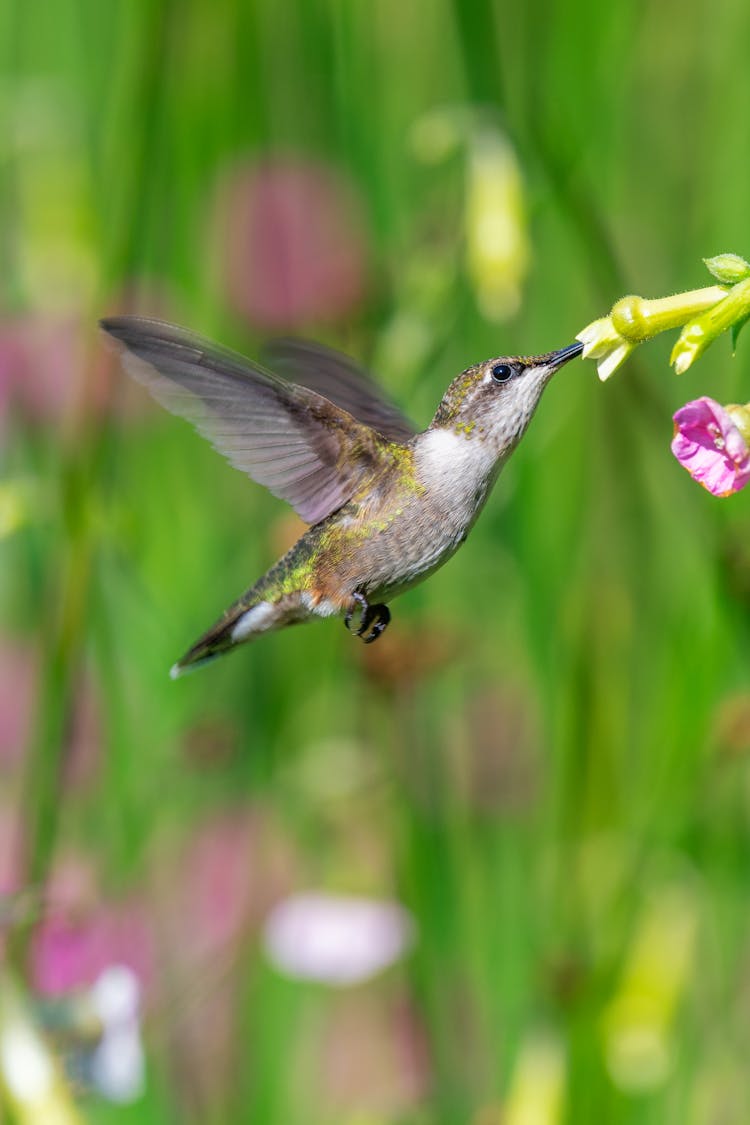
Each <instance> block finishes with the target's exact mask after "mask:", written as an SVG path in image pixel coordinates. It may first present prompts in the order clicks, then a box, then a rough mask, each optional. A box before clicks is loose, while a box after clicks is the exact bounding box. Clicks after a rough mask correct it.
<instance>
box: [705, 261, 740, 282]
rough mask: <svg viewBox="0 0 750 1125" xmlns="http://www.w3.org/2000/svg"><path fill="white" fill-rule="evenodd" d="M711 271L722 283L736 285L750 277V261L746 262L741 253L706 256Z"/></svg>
mask: <svg viewBox="0 0 750 1125" xmlns="http://www.w3.org/2000/svg"><path fill="white" fill-rule="evenodd" d="M703 261H704V262H705V263H706V266H707V267H708V270H709V272H710V273H712V274H713V275H714V277H715V278H716V280H717V281H720V282H721V283H722V285H736V284H737V282H738V281H744V280H745V278H746V277H750V262H746V261H745V259H744V258H741V257H740V256H739V254H717V255H716V257H714V258H704V259H703Z"/></svg>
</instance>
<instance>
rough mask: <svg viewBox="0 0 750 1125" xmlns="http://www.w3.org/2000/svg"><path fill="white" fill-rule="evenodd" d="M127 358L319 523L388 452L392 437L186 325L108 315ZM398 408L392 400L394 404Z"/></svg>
mask: <svg viewBox="0 0 750 1125" xmlns="http://www.w3.org/2000/svg"><path fill="white" fill-rule="evenodd" d="M101 326H102V328H104V330H105V331H106V332H108V333H109V334H110V335H111V336H113V337H114V338H115V339H116V340H118V341H119V342H120V343H121V344H123V345H124V348H125V354H124V364H125V367H126V368H127V370H128V371H129V372H130V374H132V375H133V376H134V378H136V379H137V380H138V381H139V382H141V383H143V384H144V385H145V386H146V387H147V388H148V390H149V391H150V392H151V394H152V395H153V396H154V398H155V399H156V400H157V401H158V402H160V403H161V404H162V406H165V407H166V408H167V409H168V410H171V411H172V412H173V413H174V414H178V415H180V416H181V417H183V418H187V419H188V421H190V422H192V423H193V425H194V426H195V427H196V428H197V429H198V431H199V432H200V433H201V434H203V436H204V437H206V438H208V440H209V441H210V442H211V443H212V444H213V445H214V446H215V447H216V448H217V449H218V450H219V451H220V452H221V453H223V454H224V456H225V457H227V459H228V460H229V461H230V462H231V464H232V465H234V466H235V467H236V468H238V469H241V470H242V471H243V472H245V473H247V474H248V475H249V476H251V477H252V478H253V480H256V481H258V483H259V484H263V485H265V486H266V487H267V488H268V489H269V490H270V491H271V492H273V493H274V495H276V496H278V497H280V498H281V499H283V500H286V501H287V502H288V503H289V504H291V505H292V507H293V508H295V510H296V511H297V512H298V513H299V515H300V516H301V517H302V519H303V520H305V521H306V522H307V523H318V522H319V521H320V520H322V519H324V518H325V517H326V516H327V515H330V513H331V512H333V511H335V510H336V509H337V508H340V507H341V506H342V505H343V504H345V503H346V502H347V500H349V499H351V497H352V495H353V494H354V492H355V491H356V490H357V489H358V488H359V487H361V485H362V483H363V481H364V479H365V477H366V476H367V474H371V475H373V476H374V475H376V474H377V473H378V472H379V471H382V469H383V468H384V467H385V465H386V464H387V463H389V462H390V458H389V456H388V446H389V445H390V444H392V443H391V442H389V441H388V440H386V439H384V438H383V437H382V436H381V433H382V431H380V432H376V431H375V430H373V429H372V428H371V427H370V426H369V425H367V424H366V423H365V422H364V421H363V420H362V419H361V418H355V417H353V416H352V414H350V413H349V412H348V411H347V410H346V409H345V408H344V407H343V406H342V405H341V404H334V403H333V402H332V401H329V399H328V398H326V397H324V396H323V395H322V394H320V393H319V392H317V391H316V390H315V389H312V388H310V387H309V386H299V385H297V384H296V383H293V382H288V381H287V380H286V379H282V378H280V377H279V376H278V375H275V374H274V373H272V372H271V371H268V370H266V369H265V368H264V367H261V366H260V365H259V364H255V363H253V362H252V361H251V360H247V359H244V358H243V357H242V356H240V355H238V354H237V353H235V352H232V351H229V350H228V349H225V348H220V347H217V346H216V345H214V344H212V343H209V341H208V340H204V339H203V338H201V337H200V336H196V335H194V334H193V333H191V332H188V331H186V330H185V329H183V328H178V327H176V326H174V325H171V324H165V323H163V322H162V321H158V320H148V319H145V318H142V317H112V318H109V319H107V320H103V321H102V322H101ZM394 409H395V408H394Z"/></svg>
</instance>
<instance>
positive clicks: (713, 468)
mask: <svg viewBox="0 0 750 1125" xmlns="http://www.w3.org/2000/svg"><path fill="white" fill-rule="evenodd" d="M738 409H742V408H736V407H724V406H721V405H720V404H719V403H718V402H715V401H714V400H713V399H712V398H708V397H706V396H705V395H704V396H703V397H702V398H698V399H696V400H695V401H694V402H688V403H687V404H686V405H685V406H683V407H681V408H680V409H679V410H678V411H677V413H676V414H675V415H674V424H675V428H674V438H673V439H672V452H673V453H674V455H675V457H676V458H677V460H678V461H679V462H680V464H681V465H683V466H684V467H685V468H686V469H687V471H688V472H689V473H690V475H691V477H692V478H693V479H694V480H697V481H698V484H702V485H703V487H704V488H706V489H708V491H709V492H710V493H712V494H713V495H714V496H730V495H731V494H732V493H733V492H739V490H740V489H741V488H744V487H745V485H746V484H747V482H748V481H749V480H750V445H748V442H747V440H746V438H745V437H744V435H743V433H742V432H741V430H740V429H739V427H738V426H737V424H736V421H737V419H736V418H735V417H733V413H734V412H735V411H737V410H738Z"/></svg>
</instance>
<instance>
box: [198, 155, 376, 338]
mask: <svg viewBox="0 0 750 1125" xmlns="http://www.w3.org/2000/svg"><path fill="white" fill-rule="evenodd" d="M217 220H218V223H219V224H220V227H219V230H220V233H219V242H220V245H221V247H222V258H223V261H222V267H223V272H224V281H225V286H226V290H227V295H228V297H229V301H230V303H231V304H232V306H233V307H234V308H235V309H236V311H237V312H238V313H239V314H240V315H242V316H244V317H246V318H247V319H248V320H249V321H250V322H251V323H252V324H255V325H257V326H258V327H260V328H263V329H269V330H272V331H276V330H278V329H281V328H288V327H291V326H294V325H300V324H306V323H309V322H329V323H330V322H333V321H336V320H339V319H341V318H342V317H344V316H346V315H347V314H348V313H349V312H350V311H351V309H352V308H354V307H355V306H356V305H357V304H358V303H359V302H360V301H361V299H362V296H363V294H364V290H365V274H366V238H365V230H364V221H363V217H362V209H361V205H360V202H359V199H358V198H357V196H356V195H355V192H354V189H353V187H352V185H351V184H350V183H349V181H348V180H347V179H346V178H345V177H344V175H343V174H342V173H341V172H339V171H337V170H336V169H335V168H333V167H332V166H330V165H327V164H324V163H322V162H320V161H315V160H310V159H307V158H304V157H301V156H291V155H290V156H280V155H278V154H277V155H274V156H269V157H266V158H265V159H263V160H261V161H258V162H257V163H254V164H241V165H238V166H237V167H235V168H233V169H232V170H231V171H230V172H229V173H228V174H227V175H226V177H225V180H224V183H223V184H222V186H221V188H220V190H219V194H218V202H217Z"/></svg>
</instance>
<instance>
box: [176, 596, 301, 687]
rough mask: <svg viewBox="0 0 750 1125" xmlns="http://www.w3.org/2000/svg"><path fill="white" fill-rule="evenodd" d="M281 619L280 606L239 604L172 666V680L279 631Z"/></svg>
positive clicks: (261, 603) (244, 602)
mask: <svg viewBox="0 0 750 1125" xmlns="http://www.w3.org/2000/svg"><path fill="white" fill-rule="evenodd" d="M280 616H281V615H280V614H279V607H278V603H273V602H267V601H256V602H247V601H245V600H242V601H240V602H238V603H236V604H235V605H233V606H231V607H230V608H229V609H228V610H227V611H226V613H225V614H224V615H223V616H222V617H221V618H220V619H219V620H218V621H217V622H216V624H215V625H212V626H211V628H210V629H209V630H208V632H207V633H204V634H203V636H202V637H199V639H198V640H197V641H196V642H195V644H194V645H193V646H192V647H191V648H189V649H188V651H187V652H186V653H185V655H184V656H183V657H181V659H180V660H178V661H177V663H176V664H173V665H172V668H171V669H170V672H169V674H170V676H171V678H172V679H173V680H176V679H177V678H178V677H179V676H184V675H185V674H186V673H187V672H193V671H195V669H197V668H201V667H203V665H204V664H210V663H211V661H212V660H216V659H217V658H218V657H219V656H223V655H224V653H225V652H230V651H231V650H232V649H233V648H236V647H237V645H240V644H243V643H244V642H245V641H249V640H251V639H252V638H253V636H255V635H256V634H258V633H266V632H268V630H269V629H273V628H276V627H277V626H278V625H280V624H282V621H281V620H280Z"/></svg>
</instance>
